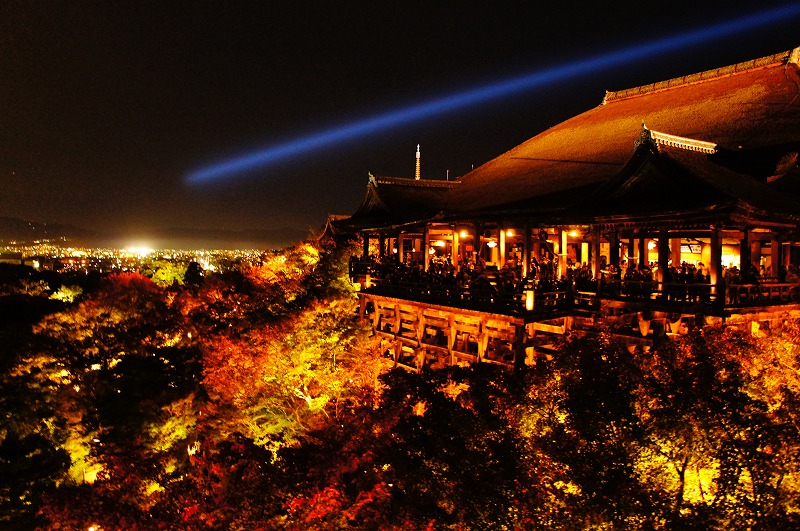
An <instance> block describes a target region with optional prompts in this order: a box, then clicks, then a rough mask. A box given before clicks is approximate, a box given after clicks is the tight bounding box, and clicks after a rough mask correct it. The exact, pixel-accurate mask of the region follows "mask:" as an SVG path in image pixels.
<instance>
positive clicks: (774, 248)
mask: <svg viewBox="0 0 800 531" xmlns="http://www.w3.org/2000/svg"><path fill="white" fill-rule="evenodd" d="M780 263H781V240H780V238H778V235H777V234H775V233H774V232H773V233H772V238H771V239H770V242H769V266H770V268H771V272H770V275H772V276H773V277H777V276H778V271H779V267H780Z"/></svg>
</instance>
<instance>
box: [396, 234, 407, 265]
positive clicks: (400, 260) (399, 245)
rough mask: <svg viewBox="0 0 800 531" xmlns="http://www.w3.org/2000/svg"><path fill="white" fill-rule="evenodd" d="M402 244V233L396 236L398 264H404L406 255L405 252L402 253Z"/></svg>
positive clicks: (403, 242)
mask: <svg viewBox="0 0 800 531" xmlns="http://www.w3.org/2000/svg"><path fill="white" fill-rule="evenodd" d="M404 244H405V241H404V239H403V233H402V232H401V233H400V234H398V235H397V261H398V263H401V264H404V263H405V261H406V255H405V252H404V251H403V245H404Z"/></svg>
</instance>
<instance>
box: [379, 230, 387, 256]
mask: <svg viewBox="0 0 800 531" xmlns="http://www.w3.org/2000/svg"><path fill="white" fill-rule="evenodd" d="M378 254H379V256H380V257H381V258H383V257H384V256H386V236H385V235H384V234H383V233H382V232H381V233H380V234H379V235H378Z"/></svg>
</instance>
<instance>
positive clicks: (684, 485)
mask: <svg viewBox="0 0 800 531" xmlns="http://www.w3.org/2000/svg"><path fill="white" fill-rule="evenodd" d="M351 252H355V251H354V250H353V248H351V247H350V246H349V245H348V244H338V245H335V244H332V243H326V244H320V243H317V242H306V243H302V244H299V245H296V246H294V247H292V248H289V249H286V250H284V251H283V252H281V253H272V254H267V255H265V256H264V257H263V260H262V261H261V262H260V263H258V264H241V265H240V266H239V267H236V268H233V269H232V270H231V271H228V272H225V273H208V272H204V271H202V270H201V269H200V268H199V267H197V264H193V265H190V266H189V267H188V268H187V269H186V270H183V271H180V272H179V274H173V275H168V276H166V277H165V276H164V275H163V274H160V273H159V271H158V269H157V268H153V270H150V271H145V272H143V273H144V274H140V273H125V274H116V275H110V276H105V277H101V278H91V279H83V280H80V279H78V280H76V279H69V280H67V279H64V278H60V277H58V276H57V275H51V276H48V277H45V276H42V275H40V274H39V273H37V272H35V271H33V270H28V269H25V268H12V267H7V268H5V269H3V270H2V271H0V314H2V321H0V345H2V350H1V351H0V363H2V373H1V375H0V386H2V388H1V389H0V413H2V416H1V417H0V418H1V419H2V420H1V421H0V502H1V503H2V505H0V528H4V529H46V530H55V529H63V530H73V529H75V530H87V529H91V530H94V531H99V530H118V529H126V530H137V529H140V530H152V529H170V530H173V529H178V530H179V529H187V530H195V529H198V530H202V529H248V530H249V529H264V530H273V529H275V530H306V529H322V530H325V529H329V530H340V529H362V530H368V529H369V530H373V529H410V530H414V529H418V530H435V529H452V530H456V529H458V530H468V529H475V530H492V529H496V530H501V529H503V530H512V529H548V530H549V529H553V530H555V529H565V530H566V529H568V530H572V529H641V530H656V529H698V530H699V529H703V530H707V529H765V530H766V529H800V513H798V511H800V408H798V406H799V405H800V371H798V369H800V367H799V365H800V360H799V359H798V354H800V327H798V325H797V323H795V322H790V321H787V322H783V323H774V324H773V325H772V327H771V328H770V329H768V330H767V329H764V328H762V329H761V330H760V331H759V332H758V333H757V334H754V333H753V331H752V330H750V329H748V330H739V329H736V328H733V327H728V328H705V329H698V330H692V331H690V333H689V334H688V335H686V336H684V337H683V338H680V339H675V340H671V341H667V342H666V343H664V344H663V345H661V346H660V347H659V348H657V349H654V350H651V351H650V352H647V353H641V352H638V351H637V352H634V353H629V352H628V351H627V350H625V349H621V348H619V347H618V346H617V345H616V343H615V342H614V341H613V340H612V338H611V334H610V333H609V332H608V331H604V330H602V329H601V330H599V331H598V332H597V333H596V334H592V335H573V336H569V337H567V338H566V339H565V342H564V344H563V345H561V346H560V353H559V354H558V355H556V356H554V357H553V358H552V359H551V360H549V361H545V360H543V361H540V362H539V363H538V364H537V365H536V366H533V367H527V368H525V369H524V370H521V371H518V372H510V371H508V370H506V369H503V368H499V367H497V366H494V365H491V366H490V365H473V366H471V367H451V368H448V369H441V370H435V371H425V372H423V373H421V374H411V373H407V372H405V371H403V370H398V369H392V367H391V362H390V361H389V360H388V359H386V358H385V357H383V355H382V353H381V352H380V349H379V345H378V343H377V342H376V341H375V340H374V339H373V338H371V337H369V334H368V330H367V329H366V328H364V327H362V326H360V324H359V322H358V320H357V298H356V296H355V293H354V291H353V288H352V285H351V284H350V282H349V280H348V279H347V276H346V273H347V272H346V267H347V258H348V257H349V255H350V254H351Z"/></svg>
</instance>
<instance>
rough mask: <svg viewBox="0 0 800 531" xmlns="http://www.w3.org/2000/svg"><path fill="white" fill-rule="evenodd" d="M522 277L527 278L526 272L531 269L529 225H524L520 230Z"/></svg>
mask: <svg viewBox="0 0 800 531" xmlns="http://www.w3.org/2000/svg"><path fill="white" fill-rule="evenodd" d="M522 230H523V235H522V276H523V277H527V276H528V271H530V268H531V226H530V224H529V223H526V224H525V227H524V228H523V229H522Z"/></svg>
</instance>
